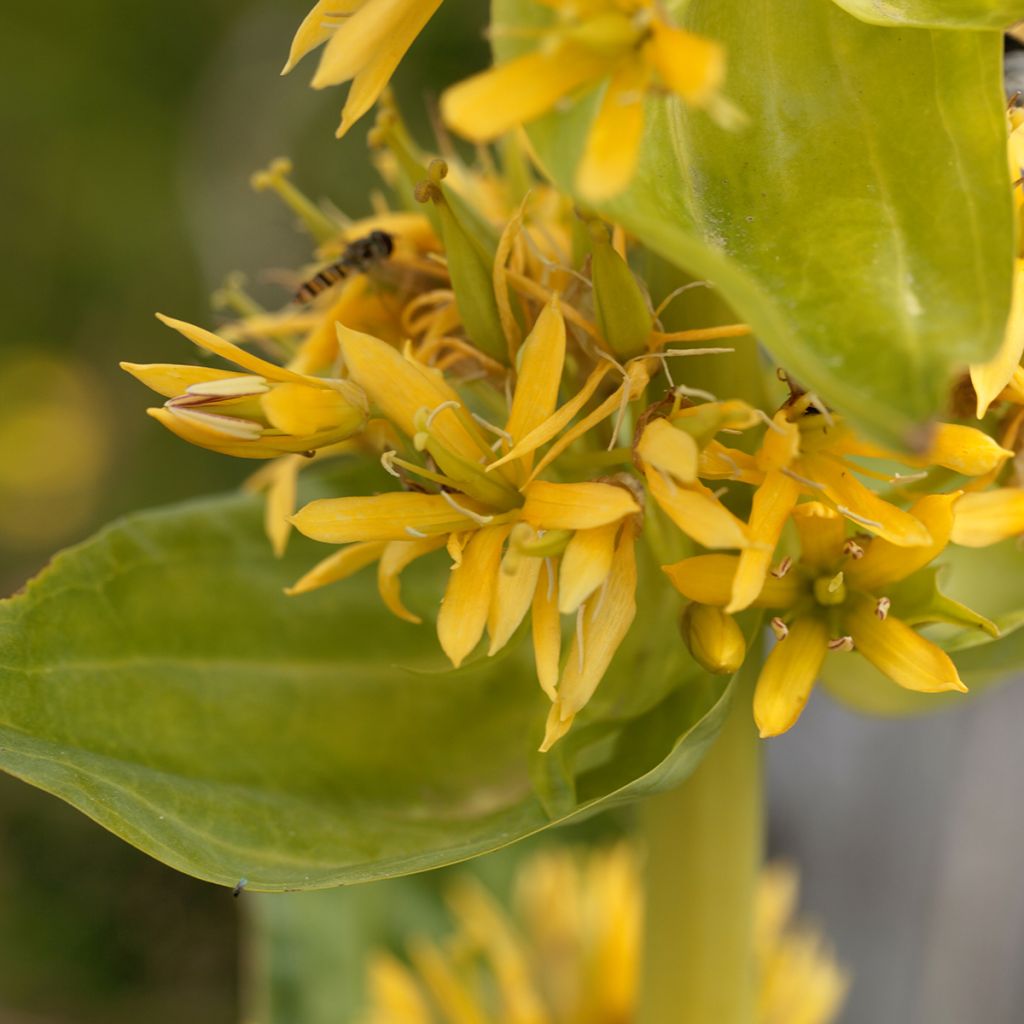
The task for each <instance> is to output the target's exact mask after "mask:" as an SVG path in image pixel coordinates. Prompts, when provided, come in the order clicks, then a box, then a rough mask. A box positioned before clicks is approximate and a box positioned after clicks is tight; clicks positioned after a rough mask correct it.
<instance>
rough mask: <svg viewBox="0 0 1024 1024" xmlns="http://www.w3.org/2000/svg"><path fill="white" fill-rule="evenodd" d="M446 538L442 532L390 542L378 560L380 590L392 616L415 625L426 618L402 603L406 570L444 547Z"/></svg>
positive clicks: (378, 586)
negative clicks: (422, 617) (402, 585)
mask: <svg viewBox="0 0 1024 1024" xmlns="http://www.w3.org/2000/svg"><path fill="white" fill-rule="evenodd" d="M446 539H447V538H445V537H444V535H443V534H442V535H440V536H437V537H422V538H418V539H417V540H393V541H390V542H388V543H387V544H386V546H385V548H384V551H383V553H382V554H381V556H380V561H379V562H378V563H377V589H378V590H379V591H380V596H381V600H382V601H383V602H384V604H385V605H387V607H388V610H389V611H390V612H391V614H392V615H396V616H397V617H398V618H400V619H404V620H405V621H406V622H412V623H415V624H419V623H420V622H422V621H423V620H422V619H421V618H420V617H419V616H418V615H417V614H415V612H411V611H409V609H408V608H406V606H405V604H404V603H403V602H402V590H401V578H402V573H403V572H404V571H405V568H406V567H407V566H408V565H409V564H411V563H412V562H414V561H415V560H416V559H417V558H422V557H423V556H424V555H429V554H430V553H431V552H432V551H438V550H439V549H441V548H443V547H444V546H445V540H446Z"/></svg>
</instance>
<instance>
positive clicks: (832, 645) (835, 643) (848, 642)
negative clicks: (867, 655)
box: [828, 636, 853, 651]
mask: <svg viewBox="0 0 1024 1024" xmlns="http://www.w3.org/2000/svg"><path fill="white" fill-rule="evenodd" d="M828 649H829V650H830V651H852V650H853V637H852V636H837V637H835V638H834V639H833V640H829V642H828Z"/></svg>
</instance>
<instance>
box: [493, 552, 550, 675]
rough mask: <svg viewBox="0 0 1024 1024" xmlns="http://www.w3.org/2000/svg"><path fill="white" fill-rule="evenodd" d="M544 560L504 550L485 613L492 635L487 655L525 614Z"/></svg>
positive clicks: (505, 639)
mask: <svg viewBox="0 0 1024 1024" xmlns="http://www.w3.org/2000/svg"><path fill="white" fill-rule="evenodd" d="M543 564H544V560H543V559H542V558H531V557H529V556H525V555H522V554H520V553H519V552H518V551H512V550H510V551H509V552H507V553H506V555H505V557H504V559H503V560H502V563H501V571H500V572H499V573H498V581H497V584H496V586H495V588H494V596H493V598H492V599H491V607H490V611H489V613H488V616H487V635H488V636H489V637H490V638H491V645H490V647H489V648H488V650H487V653H488V654H489V655H490V654H497V652H498V651H500V650H501V649H502V648H503V647H504V646H505V644H507V643H508V642H509V640H510V639H511V637H512V634H513V633H515V631H516V630H517V629H518V628H519V624H520V623H521V622H522V621H523V619H524V618H526V613H527V612H528V611H529V610H530V605H531V604H532V603H533V597H534V594H535V593H536V590H537V579H538V577H539V576H540V570H541V567H542V566H543Z"/></svg>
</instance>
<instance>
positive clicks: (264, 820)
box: [0, 0, 1024, 1024]
mask: <svg viewBox="0 0 1024 1024" xmlns="http://www.w3.org/2000/svg"><path fill="white" fill-rule="evenodd" d="M439 6H440V0H426V2H425V0H347V2H341V3H337V2H333V0H320V2H318V3H317V5H316V6H315V7H314V9H313V10H312V11H311V12H310V14H309V15H308V17H307V18H306V19H305V21H304V22H303V23H302V25H301V26H300V28H299V30H298V32H297V34H296V36H295V39H294V42H293V44H292V49H291V53H290V56H289V59H288V64H287V67H286V70H290V69H291V68H292V67H294V66H295V65H296V64H298V63H299V62H300V61H301V60H302V59H303V58H304V57H305V56H306V55H308V54H310V53H311V52H312V51H315V50H317V48H318V47H319V48H320V50H319V63H318V66H317V69H316V71H315V73H314V77H313V84H314V85H315V86H317V87H329V86H335V85H338V84H341V83H346V82H350V83H351V84H350V86H349V91H348V93H347V98H346V100H345V103H344V110H343V113H342V120H341V126H340V128H339V134H343V133H344V132H345V131H347V130H348V129H349V128H350V127H351V126H352V124H354V123H355V122H356V121H357V120H359V119H360V118H362V117H364V116H372V117H373V118H374V122H373V125H372V128H371V130H370V134H369V143H370V153H369V156H368V159H371V160H372V161H373V163H374V165H375V166H376V168H377V170H378V171H379V174H380V178H381V182H382V187H381V191H380V192H379V193H377V194H376V195H375V198H374V204H373V208H374V213H373V215H372V216H370V217H368V218H364V219H361V220H355V221H353V220H351V219H348V218H345V217H343V216H341V215H339V214H338V212H337V209H336V208H335V207H333V206H330V207H328V206H321V205H319V204H317V203H315V202H313V201H311V200H310V199H308V198H307V197H306V196H305V195H303V193H302V192H301V191H300V189H299V187H298V186H297V185H296V184H295V182H294V181H293V177H294V176H295V175H294V172H293V169H292V167H291V165H290V164H289V162H288V161H286V160H278V161H275V162H274V163H272V164H271V165H270V166H269V167H268V168H266V169H265V170H263V171H260V172H258V173H257V174H256V175H254V178H253V184H254V185H255V186H256V187H257V188H259V189H261V190H272V191H274V192H276V193H277V194H278V195H279V196H280V198H281V199H282V200H283V201H284V202H285V203H287V204H288V205H289V207H290V208H291V209H292V210H293V211H294V212H295V214H296V215H297V217H298V218H299V221H300V223H301V225H302V226H303V228H304V229H305V231H306V232H307V233H308V236H309V239H310V251H309V263H308V265H307V266H303V267H297V268H295V271H294V278H293V288H292V290H291V292H290V293H289V294H288V295H287V296H285V297H284V298H283V300H282V302H281V303H280V305H279V307H278V308H263V307H261V306H259V305H258V304H257V303H256V302H255V301H254V300H253V299H252V297H250V296H249V295H247V294H245V293H244V291H243V290H242V289H241V288H240V287H238V286H237V285H232V286H231V287H230V288H228V289H226V290H225V292H224V293H223V294H222V296H221V298H222V300H224V301H225V302H226V303H227V304H228V306H229V307H230V309H231V310H232V316H231V317H230V318H229V319H228V320H227V322H226V323H223V324H221V325H220V326H219V327H218V329H217V330H216V331H211V330H208V329H207V328H204V327H202V326H198V325H194V324H191V323H188V322H185V321H182V320H180V319H175V318H172V317H170V316H165V315H161V316H160V320H161V321H162V322H163V323H164V324H166V325H167V326H168V327H170V328H172V330H173V331H174V332H175V334H174V335H173V336H172V335H168V352H169V354H170V358H171V359H172V360H174V361H172V362H167V363H160V364H138V363H132V362H126V363H124V364H122V365H123V366H124V369H126V370H127V371H128V372H129V373H131V374H132V375H133V376H134V377H136V378H137V379H138V380H139V381H141V383H142V384H144V385H146V386H147V387H148V388H149V389H150V390H151V391H152V392H154V393H155V395H156V398H155V404H154V406H153V408H151V409H150V410H149V413H150V415H151V416H152V417H153V418H154V419H155V420H157V421H158V422H159V423H160V424H161V425H162V426H164V427H166V428H167V429H169V430H170V431H172V432H173V433H174V434H176V435H178V436H179V437H180V438H182V439H183V440H185V441H188V442H190V443H192V444H196V445H199V446H201V447H204V448H207V449H210V450H211V451H212V452H216V453H218V455H219V456H227V457H231V458H242V459H252V460H255V461H256V462H257V463H258V466H257V468H256V469H255V472H254V473H253V474H252V475H251V476H250V478H249V481H248V484H247V486H246V488H245V491H244V493H242V494H229V495H226V496H222V497H215V498H211V499H207V500H203V501H198V502H191V503H188V504H186V505H182V506H176V507H173V508H170V509H161V510H157V511H154V512H148V513H142V514H138V515H135V516H131V517H129V518H127V519H125V520H122V521H120V522H118V523H115V524H113V525H112V526H110V527H109V528H107V529H106V530H105V531H103V532H102V533H100V534H99V535H98V536H97V537H96V538H94V539H93V540H91V541H89V542H87V543H86V544H84V545H81V546H79V547H78V548H75V549H72V550H70V551H68V552H65V553H63V554H61V555H60V556H58V557H57V558H56V559H55V560H54V562H53V564H52V565H51V566H50V567H49V568H48V569H47V570H46V571H45V572H44V573H42V574H41V575H40V576H39V577H38V578H37V579H36V580H34V581H32V582H31V583H30V584H29V585H28V586H27V587H26V589H25V591H24V592H23V593H22V594H20V595H18V596H17V597H15V598H13V599H11V600H10V601H8V602H5V603H4V605H3V606H2V608H0V644H2V647H3V651H4V656H3V669H2V670H0V686H2V687H3V692H4V698H5V703H6V706H7V708H8V713H7V721H6V725H5V727H4V743H3V744H2V745H0V765H2V766H3V767H4V768H5V769H6V770H8V771H10V772H12V773H13V774H15V775H17V776H19V777H21V778H24V779H25V780H26V781H28V782H30V783H32V784H34V785H37V786H39V787H41V788H43V789H46V790H48V791H49V792H52V793H54V794H55V795H57V796H59V797H61V798H63V799H65V800H67V801H69V802H70V803H72V804H73V805H74V806H76V807H78V808H80V809H81V810H82V811H84V812H85V813H87V814H89V815H90V816H91V817H93V818H95V819H96V820H97V821H99V822H100V823H101V824H103V825H104V826H106V827H107V828H109V829H111V830H112V831H114V832H115V833H117V834H118V835H120V836H123V837H124V838H125V839H127V840H128V841H130V842H132V843H134V844H136V845H137V846H139V847H140V848H142V849H143V850H145V851H147V852H148V853H150V854H152V855H153V856H155V857H158V858H160V859H161V860H163V861H165V862H166V863H168V864H171V865H173V866H174V867H176V868H178V869H180V870H182V871H186V872H189V873H191V874H194V875H196V876H198V877H200V878H204V879H208V880H210V881H213V882H217V883H220V884H222V885H227V886H232V887H238V886H239V885H240V884H241V885H243V886H244V887H245V888H247V889H248V890H249V891H261V890H262V891H282V890H290V889H325V888H329V887H332V886H337V885H341V884H345V883H351V882H371V881H374V882H376V881H380V880H383V879H388V878H391V877H393V876H397V875H405V874H409V873H412V872H418V871H424V870H426V869H429V868H435V867H439V866H441V865H445V864H449V863H453V862H455V861H459V860H464V859H466V858H468V857H472V856H475V855H478V854H482V853H487V852H489V851H492V850H496V849H497V848H499V847H502V846H506V845H508V844H510V843H513V842H514V841H515V840H517V839H520V838H524V837H526V836H528V835H531V834H533V833H536V832H538V831H541V830H543V829H546V828H549V827H551V826H554V825H557V824H559V823H562V822H568V821H571V820H573V819H574V818H578V817H580V816H582V815H584V814H590V813H592V812H593V811H595V810H598V809H602V808H610V807H613V806H616V805H618V804H622V803H626V802H635V803H636V804H637V806H638V814H637V820H638V822H639V829H638V835H637V837H636V840H635V842H636V844H637V846H636V847H635V848H633V849H632V850H631V849H628V848H618V849H616V850H613V851H608V852H605V853H595V854H592V855H591V857H592V860H591V861H589V862H588V863H589V867H587V868H583V867H581V866H580V861H579V860H578V859H574V857H575V855H570V854H568V853H564V854H552V855H550V856H548V859H544V858H543V857H542V858H541V859H540V860H537V861H531V862H527V863H526V864H524V866H523V869H522V876H521V878H520V882H519V886H520V890H519V891H520V896H521V899H520V902H519V903H518V904H517V908H518V909H516V910H512V909H503V908H502V907H501V906H500V903H498V902H496V900H495V898H494V897H492V896H490V895H488V894H487V892H486V890H484V889H481V888H479V887H476V888H474V887H473V886H472V885H470V884H469V883H467V884H466V886H465V887H463V888H461V889H458V890H457V891H456V893H455V895H454V896H453V901H452V908H453V915H454V919H455V928H456V934H455V936H454V937H452V938H449V939H447V940H443V941H442V939H441V937H440V936H435V938H434V939H431V940H418V939H417V940H410V945H409V947H408V958H407V959H405V960H399V959H395V958H394V956H392V955H389V954H387V955H386V954H384V953H383V952H379V953H378V954H374V955H373V956H371V957H369V960H368V963H369V964H370V966H369V967H368V968H367V970H368V972H369V973H368V975H367V983H366V986H365V991H366V998H365V999H362V997H361V996H358V993H357V994H356V995H353V996H352V1005H351V1006H349V1007H347V1008H345V1009H346V1012H348V1013H349V1016H348V1017H345V1018H339V1019H351V1020H353V1021H356V1020H360V1021H364V1020H365V1021H373V1022H383V1021H389V1022H397V1024H420V1022H423V1024H428V1022H431V1021H463V1020H474V1021H477V1020H479V1021H487V1022H490V1021H494V1022H506V1021H508V1022H512V1021H526V1020H529V1021H536V1022H538V1024H541V1022H549V1021H550V1022H551V1024H556V1022H568V1021H582V1020H586V1021H591V1022H595V1021H597V1022H600V1021H609V1022H611V1021H616V1022H621V1021H623V1020H631V1021H636V1022H639V1024H664V1022H667V1021H673V1022H678V1021H682V1022H684V1024H690V1022H692V1024H712V1022H714V1024H733V1022H736V1024H739V1022H752V1021H759V1022H769V1021H771V1022H775V1021H779V1022H781V1021H796V1020H800V1021H807V1022H810V1024H813V1022H825V1021H829V1020H833V1019H835V1016H836V1014H837V1013H838V1011H839V1008H840V1006H841V1003H842V999H843V994H844V992H845V989H846V985H847V979H846V976H845V974H844V972H843V970H842V969H841V968H840V967H838V966H837V965H836V963H835V961H834V960H833V958H832V955H831V954H830V953H829V951H828V950H827V947H825V946H823V945H822V943H821V941H820V940H819V939H818V938H817V937H815V936H814V935H813V934H812V933H810V932H807V931H806V930H799V929H798V930H797V931H796V932H793V931H791V930H788V928H787V925H786V922H787V921H788V920H789V919H790V917H791V915H792V912H793V903H794V900H795V888H794V884H793V882H792V880H791V878H790V876H788V875H786V874H785V873H780V870H779V869H775V868H773V869H763V868H762V865H761V835H762V819H761V801H760V758H759V747H760V744H761V741H762V740H763V739H766V738H769V737H776V736H782V735H783V734H785V733H786V732H787V731H788V730H790V729H792V728H794V727H799V724H798V720H799V718H800V715H801V712H802V711H803V710H804V707H805V706H806V704H807V701H808V700H809V699H812V691H813V688H814V686H815V684H816V682H818V681H819V680H824V683H825V685H826V686H828V687H829V688H831V689H833V690H834V691H835V692H836V693H837V694H838V695H840V696H841V698H842V699H843V700H844V701H846V702H847V703H849V704H851V705H852V706H853V707H855V708H859V709H860V710H862V711H868V712H882V713H889V712H893V711H898V712H900V713H907V712H910V711H917V710H921V711H925V710H929V709H932V708H934V707H937V706H944V705H946V704H963V703H964V702H966V701H969V700H970V699H971V696H972V694H974V693H976V692H978V691H979V690H982V689H984V687H986V686H988V685H990V684H992V683H993V682H995V681H997V680H999V679H1000V678H1003V677H1005V676H1007V675H1009V674H1011V673H1012V672H1013V671H1014V670H1016V669H1018V668H1019V667H1020V666H1021V665H1022V664H1024V646H1022V640H1021V638H1022V637H1024V631H1019V627H1020V626H1021V625H1022V624H1024V587H1022V586H1021V585H1020V584H1019V583H1016V582H1013V581H1015V580H1019V579H1020V578H1022V577H1021V576H1020V569H1021V568H1024V564H1022V561H1021V559H1022V556H1021V553H1020V550H1019V545H1018V540H1019V537H1020V535H1021V534H1022V533H1024V481H1022V480H1021V478H1020V476H1021V472H1022V470H1021V467H1022V462H1021V455H1020V452H1021V448H1022V446H1024V440H1022V437H1021V428H1022V423H1024V369H1022V368H1021V366H1020V361H1021V353H1022V348H1024V270H1022V268H1024V262H1022V260H1024V256H1022V251H1021V242H1020V237H1019V235H1020V233H1019V230H1018V228H1019V224H1018V222H1019V219H1020V214H1021V209H1022V208H1024V198H1022V192H1021V185H1020V179H1021V177H1022V173H1024V172H1022V165H1024V127H1022V123H1024V114H1022V113H1021V112H1020V111H1019V110H1018V108H1017V107H1016V106H1015V105H1014V103H1013V101H1012V100H1010V101H1009V103H1008V100H1007V97H1006V96H1005V95H1004V94H1003V91H1002V79H1001V53H1002V48H1001V38H1000V33H999V32H998V31H995V30H998V29H1000V28H1004V27H1006V26H1007V25H1009V24H1010V23H1011V22H1013V21H1014V20H1015V19H1017V18H1019V17H1021V16H1022V15H1024V9H1021V6H1020V5H1014V4H1012V3H1003V2H999V0H962V2H959V3H940V2H938V0H900V2H893V3H890V4H886V5H884V11H881V9H880V8H878V6H877V5H874V4H867V3H863V4H862V3H858V2H855V0H849V2H839V0H837V2H833V0H795V2H794V3H793V4H791V5H790V9H789V10H787V12H785V15H784V16H783V14H782V13H781V12H780V11H779V10H778V9H777V7H771V6H770V5H760V6H757V5H755V6H753V7H752V6H751V5H750V4H749V3H741V2H739V0H727V2H721V0H719V2H716V3H710V2H703V0H692V2H690V3H688V4H682V3H670V2H664V3H659V2H656V0H495V2H494V4H493V8H492V24H491V30H490V38H491V40H492V43H493V48H494V65H493V67H491V68H489V69H487V70H485V71H482V72H480V73H479V74H477V75H475V76H473V77H471V78H469V79H467V80H466V81H463V82H459V83H453V85H452V86H451V88H450V89H449V90H448V91H447V92H445V93H444V94H443V95H442V97H441V100H440V112H441V115H442V118H443V120H444V122H445V125H446V131H450V132H452V133H454V135H455V136H457V137H461V138H463V139H466V140H469V141H471V142H473V143H477V144H478V148H477V149H476V156H475V157H474V158H473V159H471V160H468V159H466V158H465V156H464V155H463V154H465V153H468V152H470V149H469V148H468V147H466V148H463V147H459V146H455V145H453V144H452V141H451V139H450V138H449V137H447V136H445V137H442V138H441V139H439V140H438V142H437V145H436V147H435V148H436V152H431V151H429V150H425V149H423V148H421V146H420V145H418V144H417V143H415V142H414V141H413V138H412V135H411V134H410V132H409V131H408V130H407V128H406V125H405V122H404V120H403V116H402V112H401V111H399V110H398V109H397V107H396V105H395V103H394V101H393V99H392V98H391V96H390V94H389V92H388V89H387V85H388V81H389V79H390V77H391V75H392V73H393V72H394V70H395V69H396V67H397V66H398V64H399V62H400V61H401V58H402V56H403V55H404V53H405V51H406V50H407V49H408V48H409V46H411V45H412V44H413V42H414V41H415V39H416V36H417V35H418V34H419V32H420V30H421V29H422V28H423V26H424V25H425V24H426V23H427V22H428V21H429V19H430V18H431V17H432V15H433V14H434V13H435V12H436V10H437V9H438V8H439ZM374 107H376V113H375V114H373V115H370V111H371V109H372V108H374ZM342 198H343V197H342ZM197 349H198V350H199V351H200V352H202V353H204V354H205V356H204V358H202V359H199V360H197V359H196V350H197ZM127 354H130V353H126V355H127ZM211 356H212V357H216V360H217V361H213V360H211V359H210V358H209V357H211ZM140 429H141V428H140ZM211 457H213V456H211ZM993 566H999V567H1000V572H1002V573H1003V574H1005V575H1006V579H1007V580H1009V581H1011V582H1009V583H1008V584H1007V585H1005V586H999V587H992V586H991V585H990V581H991V573H992V567H993ZM782 742H784V740H783V741H782ZM637 848H642V854H639V853H637V852H636V849H637ZM641 865H643V867H641ZM759 879H760V881H759ZM391 884H394V883H391ZM759 894H760V895H759ZM325 898H326V897H325ZM644 904H646V909H645V907H644ZM266 906H268V907H269V906H270V904H266ZM305 906H306V907H311V906H312V905H311V904H309V903H307V904H305ZM581 908H583V909H581ZM266 913H267V914H268V915H270V917H273V913H272V912H271V911H270V910H269V909H268V910H267V911H266ZM517 915H518V917H517ZM514 920H516V921H518V922H519V923H518V924H514V923H513V921H514ZM588 929H590V932H588ZM641 938H642V941H641ZM556 947H557V948H558V949H562V950H574V951H575V952H574V953H573V955H572V956H566V957H564V958H563V959H562V960H559V958H557V957H554V956H553V955H545V953H544V950H545V949H548V950H550V949H554V948H556ZM467 951H468V952H467ZM481 965H483V967H481ZM480 970H483V971H484V973H483V974H482V975H481V974H480V973H479V972H480ZM310 984H314V982H313V981H312V980H310ZM339 1012H340V1011H339Z"/></svg>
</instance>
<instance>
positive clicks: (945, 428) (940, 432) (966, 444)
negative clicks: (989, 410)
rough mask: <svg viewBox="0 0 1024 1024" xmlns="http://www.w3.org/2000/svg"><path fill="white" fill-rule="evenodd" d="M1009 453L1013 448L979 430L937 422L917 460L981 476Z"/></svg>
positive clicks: (991, 469) (992, 468) (995, 466)
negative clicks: (1000, 443) (1010, 448)
mask: <svg viewBox="0 0 1024 1024" xmlns="http://www.w3.org/2000/svg"><path fill="white" fill-rule="evenodd" d="M1000 390H1002V389H1000ZM1012 456H1013V452H1011V451H1010V450H1009V449H1007V448H1003V447H1002V446H1001V445H999V444H997V443H996V441H994V440H993V439H992V438H991V437H989V436H988V434H986V433H985V432H984V431H982V430H977V429H976V428H974V427H965V426H962V425H960V424H959V423H937V424H936V425H935V429H934V431H933V432H932V441H931V444H930V445H929V447H928V451H927V453H926V454H925V455H924V456H923V457H922V458H921V460H920V461H919V463H918V464H920V465H929V464H931V465H935V466H945V467H946V468H947V469H951V470H953V472H954V473H963V474H964V475H965V476H983V475H984V474H985V473H991V472H992V471H993V470H996V469H998V468H999V467H1000V466H1001V465H1002V464H1003V463H1004V462H1005V461H1006V460H1007V459H1009V458H1011V457H1012Z"/></svg>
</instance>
